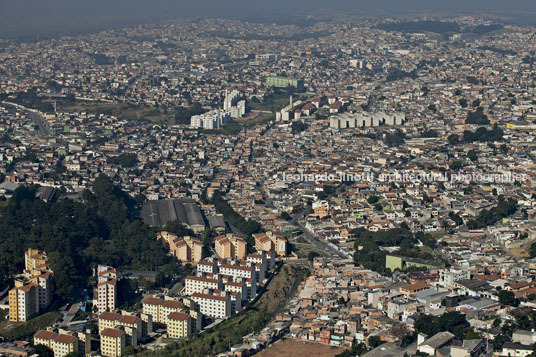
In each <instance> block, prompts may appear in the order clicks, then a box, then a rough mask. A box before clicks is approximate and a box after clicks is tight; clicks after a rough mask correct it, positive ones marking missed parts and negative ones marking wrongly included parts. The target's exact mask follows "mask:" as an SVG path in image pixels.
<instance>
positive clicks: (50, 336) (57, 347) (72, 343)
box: [34, 330, 78, 357]
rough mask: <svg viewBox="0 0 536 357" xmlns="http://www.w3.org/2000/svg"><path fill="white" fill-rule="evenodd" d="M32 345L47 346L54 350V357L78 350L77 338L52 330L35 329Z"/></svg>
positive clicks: (62, 356)
mask: <svg viewBox="0 0 536 357" xmlns="http://www.w3.org/2000/svg"><path fill="white" fill-rule="evenodd" d="M34 345H45V346H47V347H48V348H50V349H51V350H52V351H54V357H64V356H66V355H68V354H69V353H72V352H78V338H76V337H75V336H71V335H64V334H57V333H54V332H52V331H45V330H39V331H37V332H36V333H35V334H34Z"/></svg>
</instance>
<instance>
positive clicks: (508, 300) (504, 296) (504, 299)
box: [499, 290, 519, 306]
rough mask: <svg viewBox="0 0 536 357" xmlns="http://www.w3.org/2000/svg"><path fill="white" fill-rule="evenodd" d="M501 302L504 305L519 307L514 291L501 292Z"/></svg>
mask: <svg viewBox="0 0 536 357" xmlns="http://www.w3.org/2000/svg"><path fill="white" fill-rule="evenodd" d="M499 302H500V303H501V304H503V305H508V306H517V305H519V303H518V301H517V299H516V296H515V295H514V293H513V292H512V291H507V290H501V291H499Z"/></svg>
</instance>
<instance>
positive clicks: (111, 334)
mask: <svg viewBox="0 0 536 357" xmlns="http://www.w3.org/2000/svg"><path fill="white" fill-rule="evenodd" d="M100 340H101V343H100V349H101V355H102V356H103V357H120V356H122V355H123V353H124V350H125V347H126V334H125V331H122V330H119V329H115V328H107V329H104V330H103V331H102V332H101V333H100Z"/></svg>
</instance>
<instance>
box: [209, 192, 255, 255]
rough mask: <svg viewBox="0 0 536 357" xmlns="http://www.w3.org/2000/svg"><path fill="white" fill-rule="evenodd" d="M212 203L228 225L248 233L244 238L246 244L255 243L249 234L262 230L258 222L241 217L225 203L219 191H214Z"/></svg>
mask: <svg viewBox="0 0 536 357" xmlns="http://www.w3.org/2000/svg"><path fill="white" fill-rule="evenodd" d="M212 204H214V206H215V207H216V210H217V211H218V212H219V213H221V214H223V216H224V217H225V219H226V220H227V222H229V224H230V225H232V226H233V227H235V228H236V229H238V230H240V231H241V232H242V233H244V234H247V235H248V238H247V239H246V240H247V242H248V244H250V245H255V242H253V239H252V237H251V235H252V234H255V233H259V232H262V225H261V224H260V223H259V222H257V221H255V220H253V219H245V218H244V217H242V216H241V215H240V214H239V213H238V212H236V211H235V210H234V209H233V207H231V205H229V203H227V201H226V200H225V199H224V197H223V194H222V193H221V192H219V191H217V192H215V193H214V195H213V196H212Z"/></svg>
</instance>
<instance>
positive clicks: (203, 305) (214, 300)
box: [192, 293, 231, 319]
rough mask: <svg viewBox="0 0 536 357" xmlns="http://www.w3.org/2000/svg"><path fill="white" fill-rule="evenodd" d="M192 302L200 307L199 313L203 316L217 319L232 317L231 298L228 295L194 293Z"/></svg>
mask: <svg viewBox="0 0 536 357" xmlns="http://www.w3.org/2000/svg"><path fill="white" fill-rule="evenodd" d="M192 301H194V302H195V303H196V304H197V305H198V306H199V311H200V312H201V313H202V314H203V315H206V316H210V317H213V318H217V319H221V318H226V317H229V316H231V297H230V296H229V294H228V293H225V294H224V295H223V296H221V295H213V294H212V293H209V294H203V293H194V294H193V295H192Z"/></svg>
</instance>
